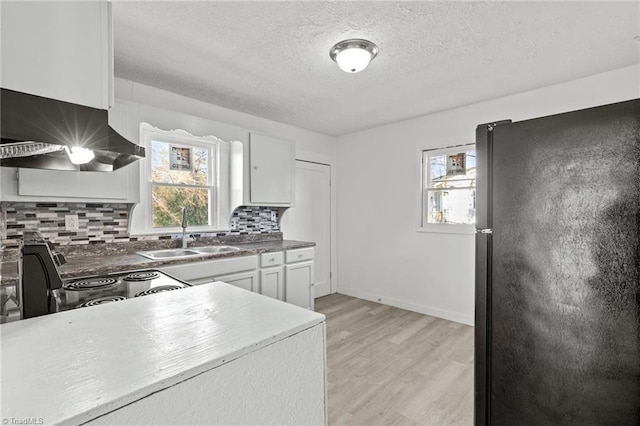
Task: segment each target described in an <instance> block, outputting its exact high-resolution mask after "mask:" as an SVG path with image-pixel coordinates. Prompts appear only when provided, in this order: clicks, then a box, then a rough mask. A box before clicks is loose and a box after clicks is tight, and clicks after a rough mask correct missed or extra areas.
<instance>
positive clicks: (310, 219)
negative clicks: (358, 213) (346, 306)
mask: <svg viewBox="0 0 640 426" xmlns="http://www.w3.org/2000/svg"><path fill="white" fill-rule="evenodd" d="M295 185H296V196H295V203H294V207H290V208H288V209H287V210H285V212H284V213H283V215H282V220H281V221H280V225H281V228H282V233H283V236H284V238H285V239H287V240H301V241H313V242H315V243H316V249H315V258H314V260H315V268H314V269H315V280H314V282H315V285H314V287H313V288H314V289H315V291H314V297H321V296H326V295H327V294H329V293H330V292H331V291H332V290H331V186H330V185H331V167H330V166H329V165H327V164H318V163H310V162H307V161H300V160H296V183H295Z"/></svg>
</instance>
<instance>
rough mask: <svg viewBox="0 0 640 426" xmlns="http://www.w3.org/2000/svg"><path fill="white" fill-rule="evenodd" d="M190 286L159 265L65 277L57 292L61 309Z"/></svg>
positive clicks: (87, 305)
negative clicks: (162, 270) (162, 269)
mask: <svg viewBox="0 0 640 426" xmlns="http://www.w3.org/2000/svg"><path fill="white" fill-rule="evenodd" d="M190 286H191V285H190V284H188V283H186V282H184V281H181V280H179V279H177V278H174V277H172V276H170V275H167V274H165V273H164V272H161V271H158V270H157V269H144V270H138V271H129V272H122V273H115V274H106V275H94V276H89V277H80V278H73V279H67V280H63V281H62V288H60V289H58V290H55V292H56V293H57V294H56V299H57V302H58V303H57V304H58V310H59V311H68V310H71V309H76V308H84V307H89V306H96V305H101V304H104V303H113V302H120V301H123V300H127V299H131V298H134V297H143V296H148V295H152V294H156V293H162V292H165V291H173V290H180V289H183V288H186V287H190Z"/></svg>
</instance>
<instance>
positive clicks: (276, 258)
mask: <svg viewBox="0 0 640 426" xmlns="http://www.w3.org/2000/svg"><path fill="white" fill-rule="evenodd" d="M283 260H284V254H283V253H282V252H281V251H278V252H275V253H263V254H261V255H260V267H261V268H268V267H269V266H278V265H282V262H283Z"/></svg>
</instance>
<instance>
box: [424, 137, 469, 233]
mask: <svg viewBox="0 0 640 426" xmlns="http://www.w3.org/2000/svg"><path fill="white" fill-rule="evenodd" d="M421 180H422V184H421V186H422V191H421V192H422V194H421V195H422V206H421V227H422V228H423V230H432V231H436V232H437V231H439V230H443V229H445V228H446V229H448V231H454V232H455V231H456V226H454V225H460V226H458V227H457V228H458V230H461V229H464V230H470V229H472V225H474V224H475V221H476V151H475V145H473V144H469V145H460V146H455V147H449V148H444V149H434V150H425V151H422V179H421ZM447 225H451V226H447ZM465 225H466V226H465ZM448 231H445V232H448Z"/></svg>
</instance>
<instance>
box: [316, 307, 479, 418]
mask: <svg viewBox="0 0 640 426" xmlns="http://www.w3.org/2000/svg"><path fill="white" fill-rule="evenodd" d="M315 309H316V311H318V312H320V313H323V314H324V315H326V317H327V367H328V374H327V381H328V387H327V388H328V398H329V401H328V406H329V425H438V426H440V425H471V424H472V423H473V327H470V326H467V325H463V324H458V323H455V322H451V321H447V320H443V319H439V318H435V317H430V316H427V315H422V314H418V313H415V312H410V311H405V310H403V309H398V308H394V307H391V306H386V305H381V304H378V303H373V302H368V301H365V300H361V299H356V298H354V297H349V296H344V295H341V294H332V295H329V296H325V297H322V298H319V299H316V301H315Z"/></svg>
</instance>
